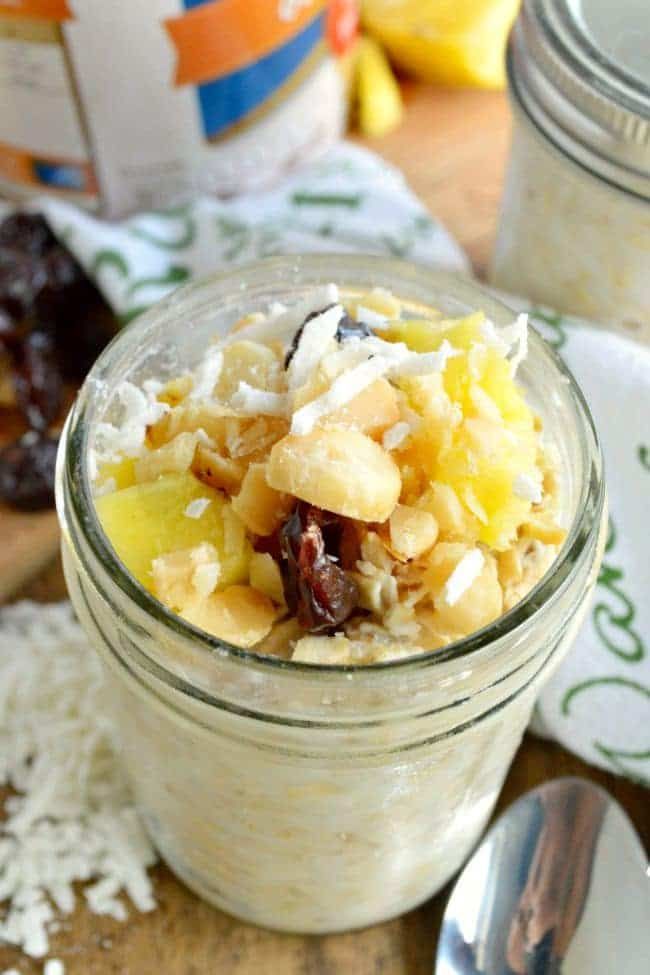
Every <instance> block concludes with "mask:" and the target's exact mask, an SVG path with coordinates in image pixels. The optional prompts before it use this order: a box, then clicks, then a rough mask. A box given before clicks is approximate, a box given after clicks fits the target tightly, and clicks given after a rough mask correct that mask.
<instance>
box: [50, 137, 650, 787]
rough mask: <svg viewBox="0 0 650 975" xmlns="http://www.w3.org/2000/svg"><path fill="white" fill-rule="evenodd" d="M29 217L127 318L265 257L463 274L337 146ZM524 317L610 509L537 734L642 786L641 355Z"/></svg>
mask: <svg viewBox="0 0 650 975" xmlns="http://www.w3.org/2000/svg"><path fill="white" fill-rule="evenodd" d="M37 206H39V207H40V208H42V209H44V210H45V212H46V215H47V217H48V219H49V221H50V223H51V226H52V228H53V230H54V231H55V232H56V233H57V235H58V236H59V237H61V238H62V239H63V240H65V242H66V243H67V245H68V246H69V247H70V248H71V250H72V251H74V253H75V254H76V255H77V257H78V259H79V260H80V262H81V263H82V264H83V266H84V267H85V268H86V270H87V271H88V273H89V274H90V275H91V276H92V277H93V278H94V279H95V280H96V282H97V284H98V286H99V287H100V288H101V289H102V291H103V292H104V294H105V295H106V297H107V299H108V300H109V302H110V303H111V304H112V305H113V307H114V309H115V310H116V312H117V313H118V314H119V315H120V317H121V318H122V319H123V320H124V321H128V320H130V319H131V318H133V317H134V316H135V315H136V314H138V313H139V312H140V311H141V310H142V309H143V308H145V307H147V306H148V305H149V304H151V303H152V302H154V301H156V300H158V299H159V298H161V297H162V296H163V295H164V294H167V293H168V292H169V291H170V290H171V289H173V288H174V287H176V286H177V285H178V284H180V283H182V282H184V281H187V280H188V279H190V278H192V277H196V276H199V275H202V274H206V273H208V272H209V271H213V270H215V269H217V268H219V267H223V266H224V265H228V264H230V263H232V262H235V261H251V260H255V259H257V258H260V257H263V256H265V255H268V254H276V253H288V252H300V251H314V250H321V251H324V250H328V251H337V250H338V251H343V250H345V251H353V250H354V251H366V252H371V253H384V254H386V253H388V254H393V255H396V256H399V257H402V258H407V259H410V260H414V261H419V262H422V263H425V264H430V265H435V266H438V267H445V268H447V269H452V270H460V271H463V270H467V269H468V267H469V265H468V262H467V259H466V258H465V256H464V254H463V252H462V250H461V249H460V247H459V246H458V245H457V244H456V242H455V241H454V240H453V239H452V238H451V237H450V236H449V234H448V233H447V232H446V231H445V230H444V228H443V227H442V226H441V225H440V224H439V223H438V222H437V221H436V220H435V219H433V218H431V217H430V216H429V215H428V214H427V212H426V210H425V208H424V207H423V206H422V204H421V203H420V201H419V200H418V199H417V198H416V197H415V196H414V195H413V193H412V192H411V191H410V190H409V188H408V187H407V185H406V183H405V181H404V179H403V178H402V176H401V174H400V173H399V172H397V171H396V170H395V169H393V168H392V167H390V166H388V165H387V164H386V163H385V162H383V161H382V160H380V159H379V158H378V157H377V156H374V155H373V154H371V153H369V152H368V151H366V150H364V149H361V148H359V147H356V146H353V145H350V144H348V143H342V144H340V145H339V146H337V147H335V148H334V149H332V150H331V151H330V152H329V153H328V154H327V155H326V156H325V157H323V158H322V159H321V160H320V161H318V162H315V163H313V164H311V165H309V166H306V167H304V168H303V169H302V170H300V171H299V172H297V173H296V174H294V175H292V176H291V177H289V178H287V179H286V180H285V182H284V183H283V184H282V185H280V186H278V187H277V188H276V189H274V190H272V191H270V192H268V193H264V194H255V195H249V196H245V197H240V198H238V199H235V200H228V201H217V200H212V199H202V200H199V201H196V202H194V203H191V204H189V205H186V206H180V207H175V208H172V209H169V210H162V211H158V212H155V213H146V214H139V215H138V216H135V217H132V218H131V219H129V220H125V221H123V222H122V223H118V224H110V223H106V222H103V221H100V220H97V219H96V218H94V217H91V216H89V215H87V214H85V213H82V212H80V211H79V210H77V209H75V208H74V207H71V206H69V205H67V204H63V203H59V202H55V201H52V200H44V201H42V202H41V201H39V203H38V204H37ZM513 306H514V307H517V308H519V307H521V303H520V302H514V300H513ZM530 311H531V312H532V320H533V322H534V323H535V324H536V325H537V326H538V327H539V328H540V330H541V331H542V332H543V334H544V335H545V336H546V337H547V339H548V340H549V341H550V342H551V343H552V344H554V345H555V347H556V348H557V349H558V350H559V351H560V354H561V355H563V356H564V357H565V358H566V360H567V362H568V363H569V365H570V367H571V368H572V369H573V371H574V373H575V375H576V377H577V379H578V381H579V383H580V384H581V386H582V388H583V389H584V391H585V394H586V396H587V399H588V401H589V403H590V406H591V408H592V410H593V413H594V417H595V420H596V425H597V427H598V429H599V432H600V436H601V438H602V442H603V446H604V452H605V460H606V466H607V479H608V486H609V496H610V512H611V526H610V537H609V543H608V547H607V552H606V554H605V561H604V565H603V569H602V572H601V573H600V578H599V580H598V585H597V587H596V596H595V599H594V602H593V606H592V609H591V611H590V615H589V619H588V621H587V622H586V624H585V626H584V627H583V629H582V631H581V633H580V635H579V637H578V640H577V642H576V645H575V647H574V648H573V650H572V652H571V653H570V655H569V656H568V658H567V660H566V662H565V663H564V664H563V665H562V666H561V667H560V669H559V671H558V673H557V674H556V675H555V677H554V678H553V680H552V681H551V683H550V685H549V686H548V687H547V688H546V690H545V691H544V692H543V694H542V696H541V700H540V702H539V706H538V713H537V719H536V724H535V727H536V729H537V730H539V731H541V732H542V733H543V734H546V735H548V736H550V737H554V738H556V739H557V740H558V741H561V742H562V743H563V744H564V745H565V746H566V747H567V748H569V749H570V750H571V751H574V752H576V753H577V754H579V755H581V756H582V757H583V758H585V759H587V760H588V761H590V762H593V763H594V764H596V765H600V766H603V767H605V768H608V769H610V770H613V771H615V772H618V773H621V774H625V775H628V776H630V777H632V778H635V779H637V780H639V781H642V782H645V783H646V784H647V785H650V531H649V529H648V511H649V510H650V505H649V503H648V502H650V349H648V348H646V347H642V346H640V345H637V344H635V343H634V342H632V341H631V340H629V339H626V338H623V337H620V336H617V335H614V334H611V333H608V332H606V331H604V330H602V329H597V328H594V327H592V326H589V325H588V324H587V323H584V322H582V323H581V322H578V321H576V320H575V319H570V318H568V317H565V316H560V315H557V314H553V313H550V312H548V311H544V310H540V309H530Z"/></svg>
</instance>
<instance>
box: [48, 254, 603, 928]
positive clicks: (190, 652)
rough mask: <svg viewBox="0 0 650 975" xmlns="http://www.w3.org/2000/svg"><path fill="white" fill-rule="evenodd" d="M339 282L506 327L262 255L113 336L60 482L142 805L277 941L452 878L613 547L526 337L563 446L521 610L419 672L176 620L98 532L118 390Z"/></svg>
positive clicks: (234, 905) (368, 281)
mask: <svg viewBox="0 0 650 975" xmlns="http://www.w3.org/2000/svg"><path fill="white" fill-rule="evenodd" d="M329 281H336V282H337V283H338V284H339V286H340V288H341V290H342V292H343V294H344V295H345V294H346V293H347V294H348V295H352V294H354V293H355V292H358V291H359V290H367V289H368V288H370V287H372V286H375V285H382V286H384V287H387V288H390V289H391V290H392V291H393V292H394V293H396V294H397V295H398V296H399V297H400V298H403V299H404V301H405V307H406V313H410V314H417V313H418V311H422V309H423V307H431V306H434V307H435V308H439V309H442V310H443V311H444V312H446V313H451V314H456V315H458V314H462V313H463V312H465V311H469V310H471V309H476V308H483V309H484V310H485V311H486V312H487V314H488V315H489V316H490V317H491V318H492V319H493V320H494V321H495V322H496V323H497V324H505V323H508V322H510V321H511V320H512V313H511V312H510V311H509V310H508V309H507V308H505V307H504V306H503V305H501V304H500V303H498V302H496V301H495V300H494V299H493V298H491V297H490V296H488V295H487V294H485V293H484V292H483V291H481V290H480V289H479V288H478V287H477V286H475V285H474V284H472V283H470V282H468V281H465V280H462V279H460V278H456V277H454V276H453V275H448V274H442V273H438V272H435V271H431V270H429V269H426V268H418V267H415V266H411V265H408V264H405V263H401V262H398V261H393V260H385V259H382V258H368V257H361V256H351V255H349V254H346V255H345V256H330V255H318V256H311V257H305V258H298V257H296V258H291V257H287V258H274V259H271V260H268V261H263V262H261V263H259V264H255V265H251V266H248V267H241V268H237V269H236V270H234V271H229V272H228V273H226V274H220V275H216V276H214V277H212V278H209V279H207V280H205V281H203V282H201V283H197V284H193V285H190V286H189V287H187V288H183V289H181V290H179V291H177V292H176V293H175V294H174V295H172V296H171V297H170V298H168V299H167V300H165V301H163V302H161V303H160V304H159V305H157V306H156V307H154V308H152V309H151V310H150V311H149V312H147V313H146V314H145V315H143V316H142V317H140V318H138V319H137V321H135V322H134V323H133V324H132V325H130V326H129V327H128V328H126V329H124V331H122V332H121V333H120V335H119V336H118V337H117V338H116V339H115V340H114V342H113V343H112V344H111V345H110V346H109V348H108V349H106V351H105V352H104V353H103V355H102V356H101V357H100V359H99V360H98V362H97V364H96V365H95V367H94V368H93V370H92V372H91V373H90V375H89V377H88V379H87V380H86V382H85V384H84V386H83V388H82V390H81V393H80V395H79V398H78V400H77V403H76V405H75V407H74V409H73V411H72V413H71V415H70V417H69V419H68V422H67V425H66V429H65V432H64V435H63V438H62V443H61V449H60V454H59V468H58V474H57V505H58V510H59V515H60V519H61V524H62V528H63V558H64V567H65V573H66V578H67V581H68V586H69V590H70V596H71V599H72V602H73V604H74V607H75V609H76V612H77V614H78V616H79V618H80V620H81V622H82V624H83V626H84V627H85V629H86V630H87V632H88V635H89V637H90V638H91V640H92V642H93V644H94V645H95V647H96V649H97V651H98V652H99V654H100V656H101V658H102V660H103V661H104V664H105V669H106V672H107V674H108V675H109V678H110V681H109V695H108V696H109V702H107V703H110V705H111V707H112V709H113V712H114V715H115V721H116V726H117V728H118V730H119V734H120V736H121V741H122V746H123V754H124V761H125V763H126V768H127V770H128V774H129V777H130V781H131V783H132V786H133V790H134V793H135V797H136V801H137V804H138V807H139V809H140V812H141V814H142V816H143V818H144V821H145V823H146V826H147V828H148V830H149V831H150V833H151V836H152V838H153V841H154V843H155V844H156V846H157V848H158V849H159V851H160V853H161V855H162V856H163V858H164V859H165V860H166V861H167V863H168V864H169V866H170V867H171V869H172V870H173V871H174V872H175V873H176V874H177V875H178V877H180V878H181V880H183V881H184V882H185V883H186V884H187V885H188V887H190V888H191V889H192V890H194V891H196V892H197V893H198V894H199V895H200V896H202V897H204V898H205V899H206V900H208V901H211V902H212V903H213V904H215V905H217V906H218V907H220V908H223V909H224V910H225V911H228V912H229V913H231V914H235V915H237V916H238V917H240V918H243V919H245V920H247V921H251V922H254V923H257V924H260V925H264V926H267V927H272V928H280V929H283V930H287V931H297V932H298V931H299V932H324V931H337V930H345V929H349V928H356V927H361V926H364V925H368V924H373V923H375V922H378V921H381V920H382V919H385V918H389V917H391V916H394V915H397V914H399V913H401V912H403V911H406V910H408V909H409V908H412V907H413V906H414V905H416V904H418V903H420V902H421V901H423V900H425V899H426V898H428V897H429V896H430V895H431V894H433V893H434V892H435V891H437V890H438V889H439V888H440V887H442V885H443V884H444V883H445V882H446V881H447V880H448V879H449V878H450V877H451V875H452V874H453V873H454V871H456V870H457V869H458V867H459V866H460V865H461V863H462V862H463V860H464V859H465V857H466V856H467V854H468V853H469V852H470V850H471V849H472V847H473V845H474V844H475V843H476V841H477V839H478V838H479V836H480V834H481V832H482V830H483V828H484V827H485V825H486V822H487V820H488V818H489V816H490V813H491V811H492V809H493V807H494V804H495V801H496V798H497V796H498V794H499V790H500V788H501V785H502V783H503V779H504V776H505V774H506V772H507V770H508V766H509V764H510V762H511V760H512V757H513V755H514V753H515V751H516V749H517V746H518V745H519V742H520V740H521V737H522V734H523V732H524V729H525V728H526V725H527V723H528V720H529V718H530V715H531V710H532V708H533V704H534V702H535V698H536V696H537V694H538V693H539V690H540V688H541V687H542V685H543V683H544V682H545V681H546V680H547V678H548V677H549V675H550V674H551V673H552V671H553V669H554V668H555V667H556V666H557V664H558V662H559V661H560V660H561V658H562V657H563V655H564V654H565V653H566V651H567V649H568V647H569V645H570V644H571V641H572V639H573V637H574V634H575V632H576V630H577V628H578V627H579V625H580V622H581V619H582V617H583V615H584V613H585V609H586V606H587V600H588V596H589V593H590V591H591V589H592V586H593V585H594V582H595V579H596V575H597V572H598V566H599V562H600V558H601V552H602V547H603V542H604V529H605V499H604V494H605V492H604V484H603V480H602V466H601V455H600V451H599V446H598V442H597V438H596V434H595V432H594V429H593V426H592V422H591V419H590V416H589V413H588V410H587V407H586V405H585V403H584V400H583V398H582V395H581V394H580V391H579V390H578V388H577V387H576V384H575V382H574V380H573V379H572V377H571V375H570V374H569V372H568V371H567V369H566V367H565V366H564V365H563V364H562V362H561V361H560V360H559V359H558V358H557V356H556V355H555V353H554V352H553V351H552V350H551V349H550V348H549V347H548V346H547V345H546V344H545V343H544V342H543V341H542V340H541V339H540V338H539V337H538V336H537V335H536V334H532V335H531V337H530V353H529V357H528V358H527V359H526V361H525V362H524V363H523V364H522V366H521V367H520V368H521V374H520V375H521V380H522V382H523V383H524V385H525V387H526V389H527V391H528V395H529V399H530V401H531V403H532V404H533V405H534V406H535V407H536V408H537V409H538V410H539V412H540V413H541V414H542V416H543V417H544V420H545V424H546V435H547V437H548V439H549V440H552V441H554V442H555V443H556V445H557V450H558V456H559V459H560V465H561V480H562V490H561V493H562V508H563V517H564V520H565V523H566V526H567V528H568V537H567V540H566V543H565V544H564V547H563V549H562V551H561V553H560V555H559V556H558V558H557V560H556V562H555V564H554V565H553V568H552V569H551V570H550V571H549V572H548V573H547V575H546V576H545V577H544V578H543V579H542V580H541V581H540V583H539V584H538V585H537V586H536V587H535V588H534V589H533V590H532V592H530V593H529V595H528V596H527V597H526V599H525V600H523V601H522V602H521V603H520V604H519V605H518V606H516V607H515V608H514V609H512V610H511V611H510V612H508V613H507V614H505V615H504V616H503V617H501V618H500V619H498V620H497V621H495V622H494V623H491V624H490V625H489V626H488V627H486V628H485V629H483V630H481V631H480V632H477V633H475V634H473V635H472V636H470V637H468V638H466V639H464V640H462V641H459V642H458V643H455V644H453V645H452V646H449V647H447V648H446V649H444V650H437V651H435V652H431V653H425V654H422V655H420V656H417V657H413V658H410V659H402V660H399V661H395V662H391V663H384V664H377V665H372V666H365V667H364V666H356V667H355V666H347V667H343V666H322V665H321V666H310V665H308V664H298V663H292V662H291V661H285V660H281V659H279V658H274V657H265V656H262V655H257V654H255V653H253V652H249V651H245V650H242V649H239V648H237V647H234V646H231V645H228V644H225V643H224V642H222V641H220V640H219V639H217V638H216V637H213V636H209V635H208V634H206V633H204V632H201V631H199V630H197V629H195V628H194V627H193V626H191V625H190V624H189V623H187V622H185V621H184V620H182V619H181V618H179V617H178V616H176V615H174V614H173V613H171V612H169V611H168V610H167V609H166V608H165V607H164V606H162V605H161V604H160V603H158V602H157V601H156V600H155V599H154V598H153V597H152V596H151V595H150V594H149V593H147V592H146V591H145V590H144V589H142V588H141V587H140V585H139V584H138V583H136V582H135V580H134V579H133V578H132V577H131V576H130V575H129V574H128V573H127V571H126V570H125V568H124V566H123V565H121V564H120V562H119V561H118V559H117V557H116V555H115V553H114V552H113V550H112V548H111V546H110V544H109V542H108V540H107V538H106V537H105V536H104V534H103V533H102V530H101V528H100V525H99V522H98V520H97V516H96V513H95V510H94V505H93V500H92V493H91V486H90V482H89V469H88V450H89V444H92V438H93V429H94V427H95V424H96V423H97V422H98V421H99V420H103V419H106V418H109V419H110V417H111V410H112V408H113V404H112V395H111V394H112V391H113V390H114V388H115V385H116V384H117V383H118V382H120V381H122V380H124V379H125V378H128V379H131V380H134V381H136V382H139V381H142V380H144V379H146V378H150V377H153V376H155V377H159V378H164V377H170V376H172V375H177V374H178V371H179V368H180V367H184V366H190V365H193V364H195V363H196V361H197V360H198V358H199V357H200V354H201V351H202V350H203V349H204V347H205V344H206V343H207V342H208V341H209V339H210V337H212V336H214V334H215V332H219V331H220V330H225V329H226V328H227V327H228V326H229V325H230V324H232V322H233V321H234V320H236V319H237V318H238V317H240V316H241V315H243V314H245V313H247V312H250V311H251V310H256V309H262V308H265V307H266V306H268V304H269V303H270V302H271V301H275V300H282V301H284V302H285V303H286V302H292V301H294V300H299V299H300V298H301V297H302V296H304V294H306V293H307V292H308V291H309V290H310V289H311V288H312V287H313V286H314V285H316V284H319V283H325V282H329Z"/></svg>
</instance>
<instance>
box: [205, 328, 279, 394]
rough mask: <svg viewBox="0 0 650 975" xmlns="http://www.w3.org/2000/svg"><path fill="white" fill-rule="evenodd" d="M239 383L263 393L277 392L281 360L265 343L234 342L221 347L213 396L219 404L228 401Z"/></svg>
mask: <svg viewBox="0 0 650 975" xmlns="http://www.w3.org/2000/svg"><path fill="white" fill-rule="evenodd" d="M240 383H247V384H248V385H249V386H254V387H255V389H262V390H265V391H266V392H274V393H277V392H280V390H281V386H282V373H281V369H280V363H279V362H278V360H277V358H276V356H275V355H274V353H273V351H272V350H271V349H269V347H268V345H261V344H260V343H259V342H247V341H246V340H242V341H241V342H234V343H233V344H232V345H228V346H226V348H225V349H224V350H223V366H222V369H221V374H220V376H219V381H218V382H217V385H216V387H215V395H216V397H217V399H219V400H221V402H222V403H228V402H230V400H231V398H232V396H233V394H234V393H236V392H237V390H238V389H239V384H240Z"/></svg>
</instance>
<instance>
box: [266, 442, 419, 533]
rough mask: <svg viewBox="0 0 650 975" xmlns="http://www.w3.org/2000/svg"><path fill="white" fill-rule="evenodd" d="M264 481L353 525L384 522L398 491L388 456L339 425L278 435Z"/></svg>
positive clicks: (395, 471)
mask: <svg viewBox="0 0 650 975" xmlns="http://www.w3.org/2000/svg"><path fill="white" fill-rule="evenodd" d="M268 481H269V484H270V485H271V486H272V487H274V488H276V489H277V490H278V491H284V492H286V493H287V494H293V495H294V496H295V497H297V498H301V499H302V500H304V501H308V502H309V503H310V504H313V505H315V506H316V507H318V508H324V509H325V510H326V511H334V512H336V513H337V514H340V515H346V516H347V517H349V518H356V519H357V520H359V521H379V522H382V521H385V520H386V519H387V518H388V517H389V516H390V514H391V512H392V510H393V508H394V507H395V505H396V504H397V500H398V498H399V494H400V488H401V479H400V474H399V469H398V467H397V465H396V464H395V462H394V460H393V459H392V458H391V457H390V456H389V454H387V453H386V451H385V450H382V448H381V447H379V446H378V445H377V444H376V443H375V442H374V440H371V439H370V438H369V437H367V436H365V434H363V433H359V432H358V431H356V430H344V429H342V428H340V427H333V428H327V429H320V428H316V429H315V430H313V431H312V432H311V433H310V434H308V435H307V436H304V437H297V436H292V435H289V436H287V437H284V439H282V440H280V441H279V442H278V443H276V445H275V446H274V447H273V450H272V451H271V456H270V458H269V466H268Z"/></svg>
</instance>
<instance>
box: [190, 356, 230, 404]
mask: <svg viewBox="0 0 650 975" xmlns="http://www.w3.org/2000/svg"><path fill="white" fill-rule="evenodd" d="M222 367H223V352H222V351H221V349H220V348H219V347H218V346H216V345H212V346H210V347H209V349H208V351H207V352H206V354H205V356H204V357H203V359H202V360H201V362H200V363H199V364H198V366H197V367H196V369H195V370H194V384H193V386H192V390H191V392H190V394H189V396H188V399H192V400H201V399H209V398H210V397H211V396H212V394H213V392H214V387H215V386H216V385H217V382H218V380H219V376H220V375H221V369H222Z"/></svg>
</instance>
